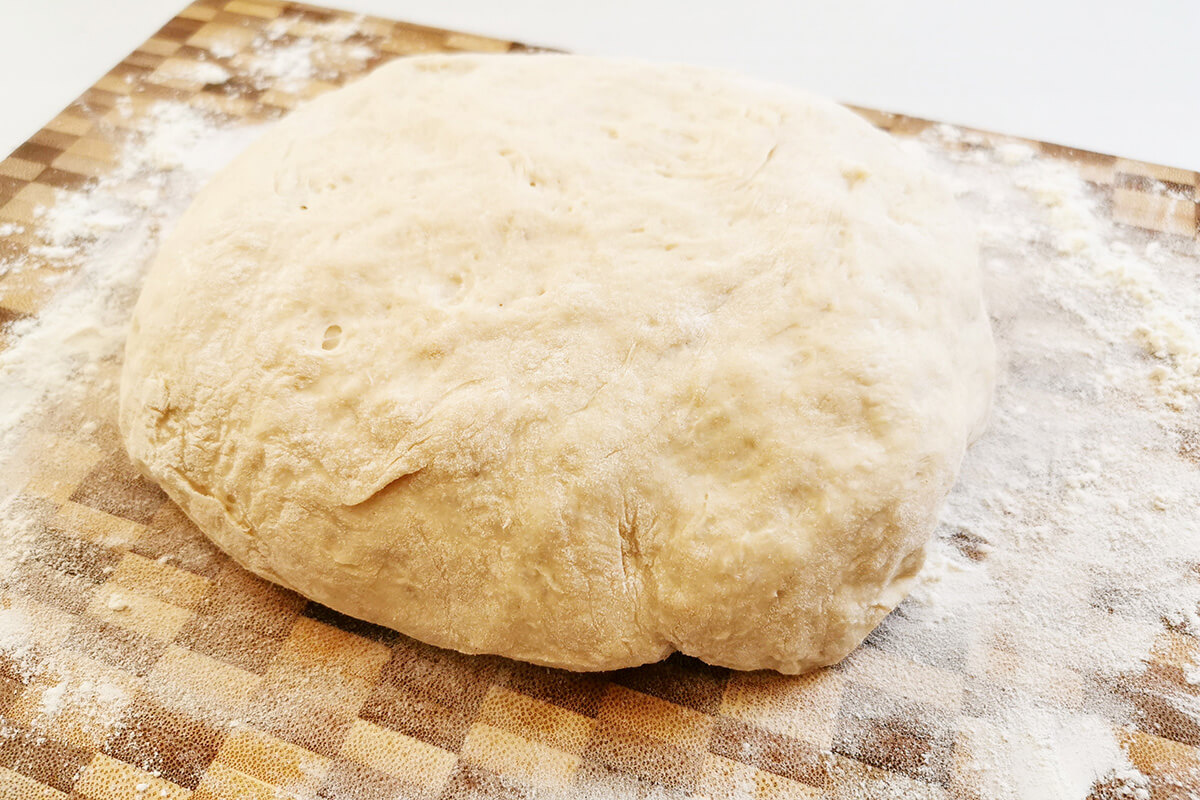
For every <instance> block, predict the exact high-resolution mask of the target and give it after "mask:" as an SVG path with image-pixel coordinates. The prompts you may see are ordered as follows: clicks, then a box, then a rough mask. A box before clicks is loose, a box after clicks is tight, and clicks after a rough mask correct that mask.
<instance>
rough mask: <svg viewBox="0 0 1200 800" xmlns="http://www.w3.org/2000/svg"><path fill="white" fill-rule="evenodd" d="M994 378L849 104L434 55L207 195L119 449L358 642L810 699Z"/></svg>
mask: <svg viewBox="0 0 1200 800" xmlns="http://www.w3.org/2000/svg"><path fill="white" fill-rule="evenodd" d="M992 348H993V346H992V339H991V332H990V329H989V325H988V321H987V317H986V315H985V313H984V310H983V304H982V299H981V289H980V280H979V276H978V273H977V248H976V245H975V242H974V239H973V235H972V233H971V232H970V228H969V225H968V224H967V222H966V220H965V218H964V216H963V214H962V213H961V212H960V211H959V210H958V209H957V208H956V206H955V202H954V199H953V197H952V195H951V193H950V192H949V191H948V190H947V188H946V187H945V186H943V184H942V183H941V182H940V181H939V180H938V179H937V178H935V177H934V176H933V175H931V174H930V173H929V172H928V171H926V169H925V168H923V167H922V166H920V165H919V164H916V163H914V162H913V160H912V159H911V157H910V156H908V155H907V154H906V153H905V152H904V151H902V149H901V148H900V147H899V146H898V145H897V143H896V142H895V141H893V140H892V139H891V138H890V137H889V136H887V135H885V134H883V133H881V132H879V131H877V130H875V129H874V128H872V127H871V126H869V125H868V124H866V123H865V122H863V121H861V120H860V119H858V118H857V117H855V116H854V115H853V114H851V113H850V112H849V111H847V110H845V109H843V108H841V107H839V106H837V105H835V104H834V103H832V102H830V101H827V100H824V99H820V98H817V97H812V96H810V95H807V94H803V93H800V92H797V91H793V90H790V89H784V88H780V87H774V86H770V85H763V84H758V83H754V82H750V81H746V80H742V79H739V78H737V77H734V76H730V75H726V74H723V73H718V72H712V71H708V70H703V69H698V68H690V67H682V66H659V65H652V64H646V63H637V62H627V61H620V60H606V59H596V58H584V57H573V56H557V55H536V56H465V55H457V56H443V55H437V56H428V57H419V58H408V59H401V60H398V61H395V62H393V63H391V64H388V65H387V66H384V67H381V68H380V69H378V70H377V71H376V72H375V73H374V74H372V75H370V76H369V77H367V78H365V79H364V80H362V81H360V82H358V83H355V84H353V85H351V86H349V87H347V88H344V89H342V90H340V91H337V92H333V93H331V94H329V95H326V96H324V97H321V98H320V99H318V100H316V101H314V102H312V103H311V104H309V105H307V106H306V107H304V108H302V109H301V110H299V111H297V112H296V113H295V114H293V115H291V116H289V117H288V118H287V119H285V120H283V121H282V122H280V123H279V124H278V125H276V126H275V127H273V128H272V129H270V131H269V132H267V133H266V134H265V135H263V136H262V137H261V138H260V139H259V140H258V141H257V142H256V143H255V144H253V145H252V146H251V147H250V148H249V149H248V150H247V151H246V152H245V153H244V154H243V155H241V156H240V157H238V158H237V159H236V160H235V161H234V162H233V163H232V164H230V165H229V166H228V167H227V168H225V169H224V170H223V171H222V172H220V173H219V174H218V175H217V176H216V177H215V178H214V179H213V180H212V181H211V183H210V184H209V185H208V186H207V187H206V188H205V189H204V190H203V191H202V192H201V193H200V195H199V196H198V197H197V199H196V201H195V203H194V205H193V206H192V207H191V208H190V210H188V212H187V213H186V214H185V215H184V217H183V218H182V220H181V221H180V222H179V224H178V227H177V229H176V230H175V231H174V232H173V234H172V235H171V236H170V237H169V239H168V240H167V241H166V242H165V243H164V245H163V246H162V249H161V252H160V254H159V255H158V257H157V259H156V261H155V262H154V264H153V266H152V268H151V270H150V272H149V275H148V276H147V279H146V282H145V286H144V288H143V290H142V294H141V298H140V300H139V302H138V304H137V308H136V311H135V314H134V318H133V323H132V330H131V334H130V337H129V341H128V345H127V350H126V362H125V366H124V373H123V379H122V384H121V409H120V422H121V428H122V431H123V435H124V438H125V441H126V443H127V447H128V450H129V453H130V455H131V456H132V458H133V460H134V461H135V462H136V463H137V464H138V465H139V466H140V467H141V469H142V470H143V471H144V472H145V473H146V474H147V475H149V476H150V477H151V478H153V479H154V480H155V481H157V482H158V483H159V484H160V485H161V486H162V487H163V488H164V489H165V490H166V492H167V493H168V494H169V495H170V496H171V498H172V499H173V500H174V501H175V502H177V503H178V504H179V505H180V506H181V507H182V508H183V510H184V511H185V512H186V513H187V514H188V516H189V517H190V518H191V519H192V520H193V521H195V523H196V524H197V525H198V526H199V527H200V529H201V530H202V531H204V533H205V534H207V535H208V536H209V537H211V538H212V540H213V541H214V542H216V543H217V545H218V546H220V547H221V548H222V549H223V550H225V551H226V552H227V553H228V554H229V555H231V556H232V557H233V558H234V559H236V560H237V561H238V562H239V563H241V564H243V565H244V566H245V567H247V568H248V569H250V570H252V571H254V572H255V573H257V574H258V575H261V576H263V577H265V578H267V579H269V580H272V581H275V582H277V583H279V584H282V585H284V586H288V587H291V588H292V589H294V590H296V591H297V592H300V593H301V594H303V595H305V596H307V597H309V598H312V599H314V600H317V601H319V602H321V603H324V604H325V605H327V606H330V607H332V608H334V609H337V610H338V611H341V612H343V613H345V614H349V615H352V616H354V617H359V618H362V619H365V620H369V621H371V622H375V623H378V624H380V625H386V626H388V627H390V628H394V629H396V630H398V631H401V632H403V633H405V634H407V635H409V636H412V637H415V638H417V639H420V640H422V641H425V642H429V643H432V644H435V645H439V646H442V647H449V648H454V649H456V650H461V651H464V652H468V653H498V654H501V655H505V656H509V657H512V658H516V659H522V660H525V661H530V662H534V663H537V664H545V665H552V666H556V667H565V668H568V669H576V670H602V669H612V668H617V667H627V666H631V665H636V664H643V663H646V662H651V661H656V660H658V659H661V658H663V657H665V656H667V655H668V654H670V653H671V652H673V651H676V650H679V651H682V652H684V653H688V654H690V655H693V656H696V657H698V658H701V659H703V660H705V661H707V662H710V663H713V664H720V665H726V666H729V667H735V668H739V669H758V668H772V669H776V670H779V671H781V672H789V673H793V672H799V671H803V670H806V669H810V668H813V667H817V666H820V665H824V664H829V663H831V662H835V661H837V660H838V659H840V658H841V657H842V656H844V655H845V654H846V653H847V652H849V651H850V650H851V649H853V648H854V647H855V646H856V645H857V644H858V643H859V642H860V641H861V640H862V639H863V637H864V636H866V634H867V633H868V632H870V630H871V629H872V628H873V627H874V626H875V625H876V624H877V623H878V622H879V620H880V619H881V618H882V617H883V616H884V615H886V614H887V613H888V611H889V610H890V609H891V608H892V607H894V606H895V604H896V603H898V602H899V601H900V600H901V599H902V598H903V597H904V595H905V593H906V591H907V589H908V588H909V586H910V585H911V583H912V580H913V577H914V575H915V574H916V572H917V571H918V569H919V568H920V566H921V564H922V560H923V553H924V545H925V543H926V541H927V539H928V537H929V535H930V532H931V530H932V528H933V527H934V525H935V522H936V518H937V513H938V507H939V504H940V502H941V500H942V499H943V497H944V496H945V494H946V493H947V491H948V490H949V488H950V486H951V484H952V483H953V480H954V476H955V473H956V471H957V469H958V465H959V462H960V460H961V458H962V456H963V453H964V450H965V448H966V446H967V444H968V441H969V440H970V439H971V438H972V436H973V435H974V433H975V432H976V431H977V429H978V428H979V426H980V425H981V422H982V420H983V418H984V416H985V414H986V410H987V406H988V402H989V397H990V393H991V384H992V377H993V349H992Z"/></svg>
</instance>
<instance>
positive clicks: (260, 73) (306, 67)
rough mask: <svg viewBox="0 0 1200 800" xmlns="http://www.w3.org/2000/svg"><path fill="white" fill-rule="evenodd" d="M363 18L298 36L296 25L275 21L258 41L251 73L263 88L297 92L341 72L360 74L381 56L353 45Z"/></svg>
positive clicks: (310, 28)
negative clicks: (315, 80) (314, 82)
mask: <svg viewBox="0 0 1200 800" xmlns="http://www.w3.org/2000/svg"><path fill="white" fill-rule="evenodd" d="M362 21H363V18H362V17H353V18H349V19H344V20H342V19H339V20H334V21H331V22H324V23H320V24H315V25H307V26H305V27H304V28H303V29H302V31H303V33H302V34H301V35H295V33H296V32H295V30H294V23H293V22H291V21H289V20H285V19H282V18H281V19H276V20H273V21H272V22H271V23H270V24H268V25H267V27H266V30H265V32H264V33H263V35H262V36H260V37H259V38H257V39H255V40H254V42H253V45H252V50H251V52H250V53H249V54H248V55H247V58H246V59H245V61H244V64H245V67H246V69H247V71H248V72H249V73H250V74H251V75H252V76H253V77H254V78H255V79H256V80H257V82H258V85H259V86H260V87H262V88H266V87H271V88H275V89H280V90H282V91H285V92H295V91H297V90H299V89H301V88H303V86H304V85H305V84H306V83H307V82H308V81H311V80H314V79H321V80H328V79H331V78H333V77H335V76H336V75H337V74H338V73H339V72H342V71H345V70H348V71H350V72H355V73H357V72H360V71H361V70H362V69H363V67H364V65H365V64H366V63H367V62H368V61H369V60H370V59H372V58H374V57H375V56H376V55H377V53H376V51H375V50H373V49H372V48H370V47H368V46H366V45H364V44H359V43H354V42H350V41H349V39H350V37H352V36H354V35H355V34H357V33H359V31H360V26H361V24H362Z"/></svg>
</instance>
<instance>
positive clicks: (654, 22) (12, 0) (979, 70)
mask: <svg viewBox="0 0 1200 800" xmlns="http://www.w3.org/2000/svg"><path fill="white" fill-rule="evenodd" d="M184 2H185V0H0V76H3V77H2V78H0V101H2V103H0V109H3V110H2V112H0V151H3V152H4V153H7V152H8V151H10V150H12V149H13V148H15V147H16V146H17V145H19V144H20V143H21V142H22V141H24V140H25V139H26V138H28V137H29V136H30V135H31V134H33V133H34V132H35V131H36V130H37V129H38V128H40V127H41V126H42V124H43V123H45V122H46V121H48V120H49V119H50V118H51V117H53V116H54V115H55V114H56V113H57V112H58V111H59V110H60V109H61V108H62V107H63V106H65V105H66V104H67V103H69V102H70V101H71V100H72V99H73V98H74V97H75V96H77V95H78V94H80V93H81V92H82V91H83V90H84V89H85V88H87V87H88V86H89V85H90V84H91V83H93V82H94V81H95V80H96V79H97V78H98V77H100V75H101V74H103V73H104V72H105V71H107V70H108V69H109V68H110V67H112V66H113V65H114V64H115V63H116V62H118V61H119V60H120V59H121V58H122V57H124V56H125V55H126V54H127V53H128V52H129V51H130V50H132V49H133V48H135V47H136V46H137V45H138V44H140V43H141V42H142V41H143V40H145V39H146V38H147V37H148V36H150V34H152V33H153V32H154V31H155V30H156V29H157V28H158V27H160V26H161V25H162V24H163V23H164V22H165V21H166V20H167V19H169V18H170V17H171V16H172V15H173V14H174V12H175V11H177V10H179V9H180V8H181V7H182V5H183V3H184ZM314 2H319V0H314ZM337 5H338V6H339V7H342V8H346V9H350V10H353V11H362V12H365V13H370V14H377V15H380V16H386V17H391V18H395V19H404V20H408V21H414V22H422V23H425V24H429V25H435V26H440V27H449V28H454V29H458V30H465V31H468V32H473V33H481V34H489V35H494V36H498V37H502V38H508V39H516V40H519V41H523V42H526V43H529V44H540V45H546V46H553V47H560V48H564V49H568V50H575V51H579V52H585V53H595V54H614V55H615V54H620V55H632V56H641V57H646V58H654V59H665V60H676V61H689V62H693V63H699V64H709V65H714V66H724V67H733V68H736V69H740V70H742V71H745V72H749V73H752V74H754V75H757V76H760V77H765V78H771V79H774V80H778V81H782V82H786V83H792V84H795V85H799V86H804V87H808V88H810V89H814V90H816V91H819V92H822V93H824V94H828V95H831V96H833V97H834V98H836V99H838V100H842V101H844V102H849V103H855V104H858V105H863V106H870V107H874V108H880V109H884V110H888V111H899V112H903V113H908V114H913V115H915V116H922V117H927V118H931V119H938V120H943V121H949V122H956V123H960V124H965V125H970V126H974V127H979V128H984V129H988V130H995V131H1001V132H1005V133H1012V134H1017V135H1022V136H1028V137H1031V138H1035V139H1043V140H1046V141H1051V142H1058V143H1061V144H1069V145H1073V146H1076V147H1083V148H1086V149H1090V150H1097V151H1101V152H1106V153H1114V154H1117V155H1123V156H1128V157H1132V158H1140V159H1143V160H1148V161H1155V162H1159V163H1165V164H1169V165H1173V166H1182V167H1190V168H1193V169H1200V48H1198V45H1200V2H1198V1H1197V0H1125V2H1117V1H1116V0H1077V1H1076V2H1068V1H1067V0H1041V2H1038V1H1037V0H848V1H846V2H838V1H837V0H825V1H824V2H818V1H817V0H806V1H805V2H795V1H793V2H788V0H734V1H733V2H704V1H703V0H693V1H692V2H665V1H664V0H608V1H607V2H604V1H603V0H592V2H586V3H584V2H571V1H570V0H557V2H553V1H550V0H544V1H543V2H536V1H535V0H460V1H459V2H438V1H437V0H390V2H389V0H337Z"/></svg>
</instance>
